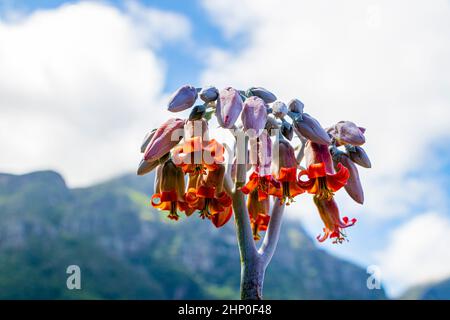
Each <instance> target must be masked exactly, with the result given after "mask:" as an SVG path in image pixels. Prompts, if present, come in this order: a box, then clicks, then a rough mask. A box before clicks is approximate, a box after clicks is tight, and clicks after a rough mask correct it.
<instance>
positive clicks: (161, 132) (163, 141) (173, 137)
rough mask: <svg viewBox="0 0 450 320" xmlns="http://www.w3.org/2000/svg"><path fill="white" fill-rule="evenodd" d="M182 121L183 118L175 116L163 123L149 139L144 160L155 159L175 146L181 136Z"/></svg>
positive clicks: (150, 160)
mask: <svg viewBox="0 0 450 320" xmlns="http://www.w3.org/2000/svg"><path fill="white" fill-rule="evenodd" d="M184 123H185V121H184V120H181V119H175V118H171V119H169V120H167V121H166V122H165V123H163V124H162V125H161V126H160V127H159V128H158V129H157V130H156V132H155V134H154V135H153V137H152V139H151V140H150V143H149V144H148V146H147V150H146V151H145V154H144V160H145V161H148V162H152V161H154V160H157V159H159V158H161V157H162V156H163V155H165V154H166V153H168V152H169V151H170V149H172V148H173V147H175V146H176V145H177V144H178V142H179V141H180V139H181V137H182V136H183V127H184Z"/></svg>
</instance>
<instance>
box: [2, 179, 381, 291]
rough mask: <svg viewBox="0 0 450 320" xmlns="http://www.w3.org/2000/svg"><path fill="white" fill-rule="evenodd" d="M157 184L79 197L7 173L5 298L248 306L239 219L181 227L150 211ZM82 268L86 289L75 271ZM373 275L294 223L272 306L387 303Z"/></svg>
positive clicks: (113, 185) (185, 221) (193, 220)
mask: <svg viewBox="0 0 450 320" xmlns="http://www.w3.org/2000/svg"><path fill="white" fill-rule="evenodd" d="M152 190H153V177H152V175H151V174H150V175H147V176H145V177H137V176H134V175H124V176H121V177H118V178H116V179H113V180H111V181H108V182H105V183H102V184H99V185H95V186H92V187H88V188H81V189H70V188H68V187H67V186H66V184H65V182H64V179H63V178H62V177H61V176H60V175H59V174H58V173H56V172H53V171H41V172H34V173H30V174H25V175H10V174H0V299H28V298H32V299H218V298H226V299H238V298H239V278H240V261H239V252H238V248H237V246H236V238H235V228H234V223H233V221H230V223H228V224H227V225H226V226H225V227H223V228H221V229H216V228H215V227H213V226H212V224H210V223H209V222H208V221H203V220H201V219H199V218H197V217H196V216H192V217H190V218H182V219H180V221H178V222H173V221H170V220H168V219H167V218H166V217H165V214H163V213H161V212H158V211H155V210H153V209H152V208H151V206H149V196H150V195H151V194H152ZM69 265H78V266H79V267H80V269H81V287H82V289H81V290H68V289H67V288H66V279H67V277H68V274H66V268H67V266H69ZM367 276H368V275H367V274H366V272H365V270H364V269H362V268H360V267H358V266H355V265H354V264H352V263H349V262H347V261H343V260H341V259H338V258H336V257H334V256H332V255H330V254H328V253H326V252H325V251H323V250H320V249H318V248H317V247H316V246H315V242H314V241H312V240H311V239H310V238H309V237H308V236H307V235H306V233H305V231H304V230H303V228H302V226H301V224H300V223H299V222H295V221H289V223H286V222H285V223H284V225H283V227H282V234H281V237H280V242H279V244H278V250H277V252H276V253H275V255H274V257H273V260H272V262H271V264H270V266H269V268H268V270H267V273H266V279H265V285H264V293H265V298H266V299H384V298H386V296H385V293H384V290H383V289H381V290H368V289H367V287H366V279H367Z"/></svg>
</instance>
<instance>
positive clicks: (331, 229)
mask: <svg viewBox="0 0 450 320" xmlns="http://www.w3.org/2000/svg"><path fill="white" fill-rule="evenodd" d="M314 204H315V205H316V207H317V209H318V211H319V215H320V218H321V219H322V221H323V223H324V225H325V228H324V229H323V232H324V234H323V235H321V236H320V235H319V236H317V240H318V241H319V242H323V241H325V240H326V239H328V238H331V239H334V240H333V243H342V242H343V241H344V240H345V238H346V235H345V233H344V231H343V229H345V228H348V227H351V226H353V225H354V224H355V223H356V219H354V218H353V219H351V220H350V219H348V218H347V217H344V218H342V220H341V218H340V214H339V208H338V206H337V204H336V201H335V200H334V198H331V199H319V198H317V197H314Z"/></svg>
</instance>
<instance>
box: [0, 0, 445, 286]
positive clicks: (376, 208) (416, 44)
mask: <svg viewBox="0 0 450 320" xmlns="http://www.w3.org/2000/svg"><path fill="white" fill-rule="evenodd" d="M449 39H450V2H449V1H448V0H435V1H410V0H408V1H407V0H397V1H387V0H386V1H379V0H368V1H365V0H344V1H339V2H338V1H332V0H329V1H322V0H318V1H314V2H313V1H298V0H296V1H283V5H282V6H281V5H280V2H279V1H269V0H259V1H254V0H239V1H237V0H236V1H233V0H231V1H230V0H227V1H225V0H214V1H206V0H204V1H201V0H197V1H189V2H187V1H139V2H138V1H113V0H111V1H81V2H80V1H61V0H44V1H25V0H14V1H8V0H0V171H2V172H12V173H23V172H28V171H31V170H37V169H53V170H57V171H59V172H61V173H62V174H63V175H64V176H65V178H66V179H67V182H68V184H69V185H70V186H84V185H89V184H92V183H95V182H98V181H102V180H105V179H107V178H109V177H112V176H114V175H117V174H119V173H122V172H128V171H134V170H135V168H136V164H137V162H138V161H139V158H140V155H139V154H138V153H137V150H138V146H139V144H140V142H141V139H142V136H143V134H144V133H145V132H146V131H147V130H149V129H151V128H154V127H156V126H157V125H158V124H159V123H160V122H161V121H163V120H164V119H165V118H166V117H167V116H168V115H167V112H166V111H165V102H166V101H167V97H168V95H169V94H170V93H171V92H172V91H173V90H174V89H176V88H177V87H178V86H179V85H182V84H185V83H190V84H193V85H195V86H197V87H200V86H202V85H205V84H214V85H216V86H218V87H223V86H227V85H231V86H234V87H237V88H242V89H245V88H248V87H250V86H254V85H258V86H264V87H267V88H270V89H271V90H273V91H274V92H275V93H277V96H278V97H279V98H280V99H282V100H285V101H287V100H290V99H291V98H294V97H297V98H300V99H301V100H302V101H303V102H304V103H305V110H306V111H307V112H308V113H310V114H311V115H313V116H314V117H316V118H318V119H320V121H321V123H322V124H323V125H324V126H328V125H331V124H333V123H335V122H337V121H339V120H352V121H354V122H356V123H357V124H358V125H360V126H363V127H366V128H367V132H366V137H367V141H368V142H367V144H366V150H367V152H368V153H369V155H370V157H371V159H372V163H373V168H372V169H371V170H364V169H361V176H362V179H363V184H364V186H365V193H366V203H365V204H364V206H360V205H357V204H355V203H353V202H352V201H351V200H349V198H348V197H347V196H346V194H345V193H343V192H341V193H340V194H338V199H339V202H340V204H341V211H342V212H343V213H345V215H348V216H351V217H356V218H358V224H357V225H356V226H355V227H353V228H351V230H349V231H348V233H349V238H350V239H351V241H350V242H349V243H347V244H345V245H343V246H340V247H336V246H331V245H329V244H326V245H321V246H322V247H323V248H324V249H325V250H328V251H330V252H332V253H333V254H336V255H339V256H341V257H344V258H346V259H349V260H352V261H354V262H356V263H358V264H360V265H361V266H363V267H366V266H368V265H378V266H379V267H380V269H381V277H382V281H383V284H384V285H385V287H386V288H387V289H388V292H389V293H391V294H392V295H396V294H399V293H401V292H402V290H404V289H405V288H406V287H408V286H410V285H414V284H418V283H422V282H427V281H434V280H439V279H443V278H445V277H449V276H450V250H448V247H447V243H446V242H447V239H446V238H445V234H446V231H448V230H450V213H449V199H450V191H449V186H450V183H449V182H450V147H449V143H448V142H447V139H449V138H450V76H449V75H450V59H449V57H450V41H449ZM305 198H307V196H305ZM289 216H290V217H292V218H300V219H302V220H303V221H304V223H305V227H306V229H307V230H308V232H310V234H311V235H312V236H315V235H316V234H317V233H318V232H319V231H320V230H321V222H320V220H319V218H318V216H317V215H316V214H315V210H314V208H313V207H312V205H311V201H306V199H305V200H304V201H297V204H296V205H294V206H291V207H290V208H289Z"/></svg>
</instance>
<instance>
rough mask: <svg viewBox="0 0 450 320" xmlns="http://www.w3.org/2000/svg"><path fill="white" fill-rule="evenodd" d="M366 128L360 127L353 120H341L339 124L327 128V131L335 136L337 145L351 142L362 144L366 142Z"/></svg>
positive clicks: (351, 143) (355, 144) (354, 144)
mask: <svg viewBox="0 0 450 320" xmlns="http://www.w3.org/2000/svg"><path fill="white" fill-rule="evenodd" d="M365 131H366V129H364V128H360V127H358V126H357V125H356V124H354V123H353V122H351V121H339V122H338V123H337V124H335V125H334V126H332V127H331V128H328V129H327V132H328V133H329V134H330V135H331V136H332V137H333V138H334V140H335V141H336V145H337V146H340V145H346V144H350V145H353V146H360V145H363V144H364V143H365V142H366V138H365V137H364V132H365Z"/></svg>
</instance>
